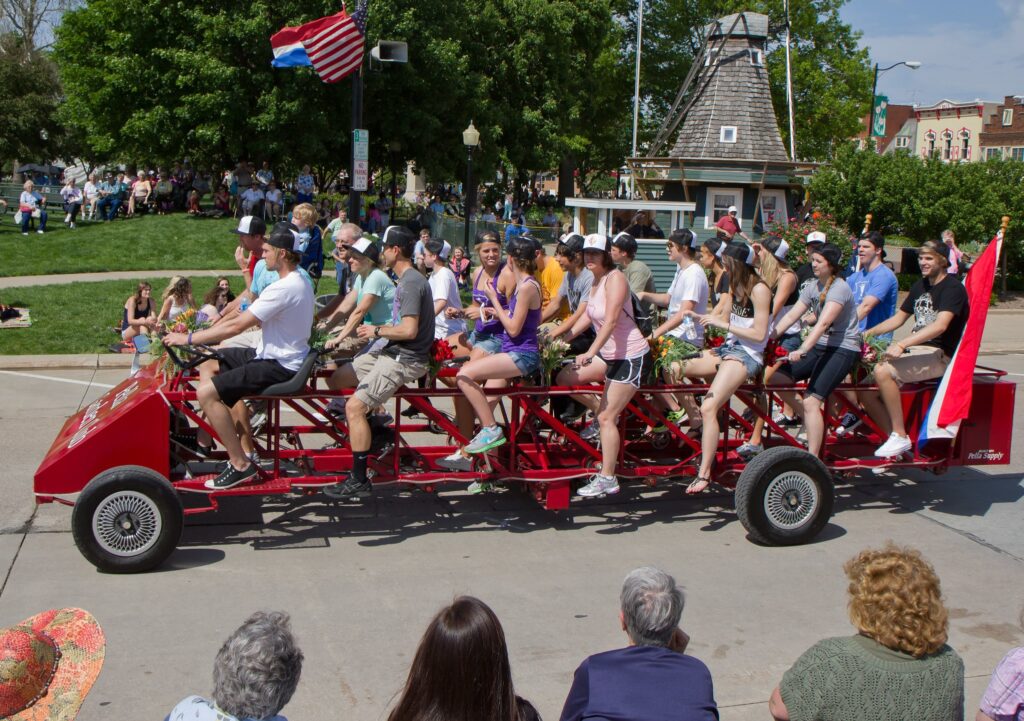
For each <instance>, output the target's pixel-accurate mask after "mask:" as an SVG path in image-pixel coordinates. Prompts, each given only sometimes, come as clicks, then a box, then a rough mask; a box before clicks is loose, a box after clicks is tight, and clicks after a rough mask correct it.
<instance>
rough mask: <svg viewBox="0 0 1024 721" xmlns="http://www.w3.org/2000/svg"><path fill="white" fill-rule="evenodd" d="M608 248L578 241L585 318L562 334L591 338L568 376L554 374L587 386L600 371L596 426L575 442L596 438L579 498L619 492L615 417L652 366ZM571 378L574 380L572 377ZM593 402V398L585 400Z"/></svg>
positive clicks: (599, 238) (593, 240)
mask: <svg viewBox="0 0 1024 721" xmlns="http://www.w3.org/2000/svg"><path fill="white" fill-rule="evenodd" d="M610 245H611V243H610V242H609V240H608V238H607V237H606V236H604V235H597V234H595V235H588V236H587V237H586V238H585V239H584V242H583V259H584V262H585V264H586V266H587V270H589V271H590V272H591V273H593V274H594V286H593V289H592V290H591V291H590V301H589V303H588V304H587V312H586V315H584V316H582V317H580V319H579V320H578V321H577V322H576V325H575V326H573V328H572V330H571V331H570V332H569V333H568V334H566V337H565V340H567V341H568V340H570V339H571V338H572V337H575V336H577V335H579V334H580V333H582V332H583V331H584V330H586V328H587V326H588V325H593V328H594V332H595V333H596V337H595V338H594V342H593V343H592V344H591V346H590V348H589V349H588V350H587V351H586V352H585V353H581V354H580V355H578V356H576V362H575V364H574V370H573V371H568V370H567V371H564V372H563V373H562V374H560V375H559V379H558V382H559V383H560V384H561V383H570V384H576V383H588V382H594V381H596V380H598V379H597V378H594V377H593V375H594V371H591V372H589V373H588V372H587V371H588V366H598V368H601V367H602V366H603V371H604V373H603V375H604V393H603V394H602V395H601V400H600V405H599V406H598V408H597V421H596V422H595V423H592V424H591V425H590V426H588V427H587V428H586V429H585V430H584V431H583V433H582V434H581V437H582V438H584V439H585V440H592V439H594V438H598V437H600V439H601V470H600V472H599V473H595V474H594V475H593V476H592V477H591V479H590V482H589V483H587V485H585V486H583V487H582V488H580V489H579V494H580V495H581V496H583V497H600V496H605V495H609V494H612V493H618V492H619V482H618V479H617V478H616V477H615V464H616V462H617V461H618V456H619V445H620V443H621V439H620V437H619V415H620V414H621V413H622V411H623V409H624V408H625V407H626V405H627V404H628V403H629V401H630V400H631V399H632V398H633V395H634V394H635V393H636V392H637V389H639V388H640V385H641V384H642V383H644V382H646V380H647V377H648V376H649V375H650V371H651V366H652V364H653V361H652V358H651V349H650V347H649V346H648V344H647V340H646V339H645V338H644V336H643V334H642V333H641V332H640V329H639V328H637V326H636V321H635V320H634V318H633V296H632V295H631V294H630V291H629V284H628V283H627V282H626V276H625V275H623V273H622V271H621V270H618V269H617V268H616V267H615V264H614V263H613V262H612V258H611V254H610V253H609V250H610ZM573 375H575V378H574V377H572V376H573ZM591 398H593V396H591Z"/></svg>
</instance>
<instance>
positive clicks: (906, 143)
mask: <svg viewBox="0 0 1024 721" xmlns="http://www.w3.org/2000/svg"><path fill="white" fill-rule="evenodd" d="M896 147H897V148H909V147H910V138H908V137H907V136H906V135H900V136H897V138H896Z"/></svg>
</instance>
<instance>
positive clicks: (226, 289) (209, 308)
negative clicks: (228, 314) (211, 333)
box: [199, 276, 235, 323]
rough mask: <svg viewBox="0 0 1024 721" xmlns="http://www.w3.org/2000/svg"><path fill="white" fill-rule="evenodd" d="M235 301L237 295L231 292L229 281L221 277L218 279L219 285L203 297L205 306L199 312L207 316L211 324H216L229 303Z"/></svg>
mask: <svg viewBox="0 0 1024 721" xmlns="http://www.w3.org/2000/svg"><path fill="white" fill-rule="evenodd" d="M234 299H235V294H234V293H232V292H231V285H230V283H229V282H228V279H227V278H225V277H224V276H221V277H220V278H218V279H217V284H216V285H215V286H213V287H212V288H210V290H209V291H207V293H206V295H205V296H203V305H202V307H201V308H200V309H199V312H200V313H202V314H203V315H205V316H206V318H207V319H208V320H209V321H210V322H211V323H214V322H216V321H217V320H218V319H219V318H220V315H221V313H222V312H223V311H224V309H225V308H226V307H227V305H228V303H230V302H231V301H233V300H234Z"/></svg>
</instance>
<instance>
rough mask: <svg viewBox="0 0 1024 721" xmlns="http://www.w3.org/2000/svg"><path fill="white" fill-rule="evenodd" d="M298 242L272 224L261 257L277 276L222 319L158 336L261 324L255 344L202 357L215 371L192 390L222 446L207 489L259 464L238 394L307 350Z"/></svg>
mask: <svg viewBox="0 0 1024 721" xmlns="http://www.w3.org/2000/svg"><path fill="white" fill-rule="evenodd" d="M298 248H299V240H298V236H297V235H296V233H295V232H293V231H292V230H289V229H288V228H286V227H284V228H276V229H275V230H274V232H273V233H271V235H270V237H269V238H268V239H267V241H266V242H265V243H264V244H263V260H262V261H261V262H263V261H265V262H266V264H267V268H268V269H269V270H271V271H274V272H276V273H277V274H278V275H279V280H278V281H277V282H275V283H272V284H271V285H269V286H268V287H267V288H266V289H264V291H263V292H262V293H260V296H259V297H258V298H257V299H256V300H255V301H254V302H253V304H252V305H251V306H249V308H248V309H247V310H246V311H244V312H243V313H240V314H238V315H236V316H234V317H232V318H230V319H228V320H227V321H225V322H223V323H220V324H218V325H216V326H213V327H212V328H205V329H203V330H198V331H195V332H193V333H187V334H186V333H169V334H168V335H167V336H166V337H165V338H164V343H166V344H167V345H169V346H182V345H193V344H210V343H216V342H218V341H221V340H224V339H225V338H228V337H229V336H232V335H235V334H236V333H238V332H239V331H240V330H242V329H243V328H248V327H249V326H250V325H252V324H254V323H258V324H259V325H260V326H261V327H262V328H263V335H262V339H261V340H260V344H259V346H258V347H257V348H256V349H255V350H253V349H250V348H226V349H222V350H221V351H220V353H221V358H220V360H219V361H208V362H209V363H216V364H217V369H216V370H217V374H216V375H215V376H214V377H213V378H212V379H211V380H206V381H203V382H202V383H200V385H199V388H198V389H197V390H196V397H197V399H198V400H199V405H200V406H202V409H203V411H204V412H205V413H206V417H207V418H208V419H209V421H210V425H211V426H213V429H214V430H215V431H216V432H217V437H218V438H219V439H220V442H221V443H223V444H224V448H225V450H227V452H228V463H227V466H226V467H225V468H224V470H223V471H222V472H221V473H220V475H218V476H217V477H216V478H213V479H210V480H208V481H207V482H206V484H205V485H206V487H207V488H210V489H212V490H223V489H226V488H233V487H234V486H237V485H239V484H240V483H245V482H246V481H251V480H252V479H254V478H256V477H257V475H258V473H259V470H258V468H257V467H256V464H255V463H253V461H252V459H251V457H250V455H249V454H250V453H252V450H251V449H252V439H251V437H250V435H251V434H250V431H249V412H248V409H247V408H246V406H245V403H243V402H242V398H244V397H245V396H249V395H258V394H260V393H262V392H263V391H264V390H266V389H267V388H269V387H270V386H272V385H275V384H276V383H282V382H284V381H287V380H289V379H291V378H292V376H294V375H295V372H296V371H297V370H298V369H299V367H300V366H301V365H302V362H303V361H304V360H305V359H306V356H307V355H308V354H309V334H310V330H311V328H312V323H313V309H314V304H313V288H312V287H311V286H310V284H309V282H308V281H307V280H306V279H305V278H303V277H302V275H301V274H300V273H299V272H298V271H297V268H298V264H299V258H300V256H301V251H300V250H298ZM236 428H241V429H242V430H240V431H236V430H235V429H236ZM246 446H248V449H247V448H246ZM247 451H248V452H247Z"/></svg>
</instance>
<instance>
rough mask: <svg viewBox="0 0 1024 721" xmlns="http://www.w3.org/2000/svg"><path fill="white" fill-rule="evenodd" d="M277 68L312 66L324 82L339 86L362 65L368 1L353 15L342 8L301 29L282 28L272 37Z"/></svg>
mask: <svg viewBox="0 0 1024 721" xmlns="http://www.w3.org/2000/svg"><path fill="white" fill-rule="evenodd" d="M270 45H271V47H272V48H273V50H274V59H273V61H271V65H273V66H274V67H275V68H294V67H302V66H310V65H311V66H312V67H313V69H314V70H316V72H317V74H318V75H319V76H320V79H321V80H323V81H324V82H325V83H336V82H338V81H339V80H342V79H344V78H345V77H347V76H348V75H349V74H351V73H352V72H353V71H355V70H358V69H359V66H360V65H361V64H362V62H363V51H364V49H365V45H366V0H362V1H361V2H360V3H359V5H358V7H357V8H356V11H355V13H353V14H352V15H351V16H349V14H348V13H347V12H345V10H344V9H343V10H342V11H341V12H339V13H336V14H334V15H329V16H327V17H325V18H320V19H319V20H313V21H310V22H308V23H306V24H305V25H300V26H298V27H286V28H282V29H281V30H279V31H278V32H276V33H274V34H273V35H272V36H271V38H270Z"/></svg>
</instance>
